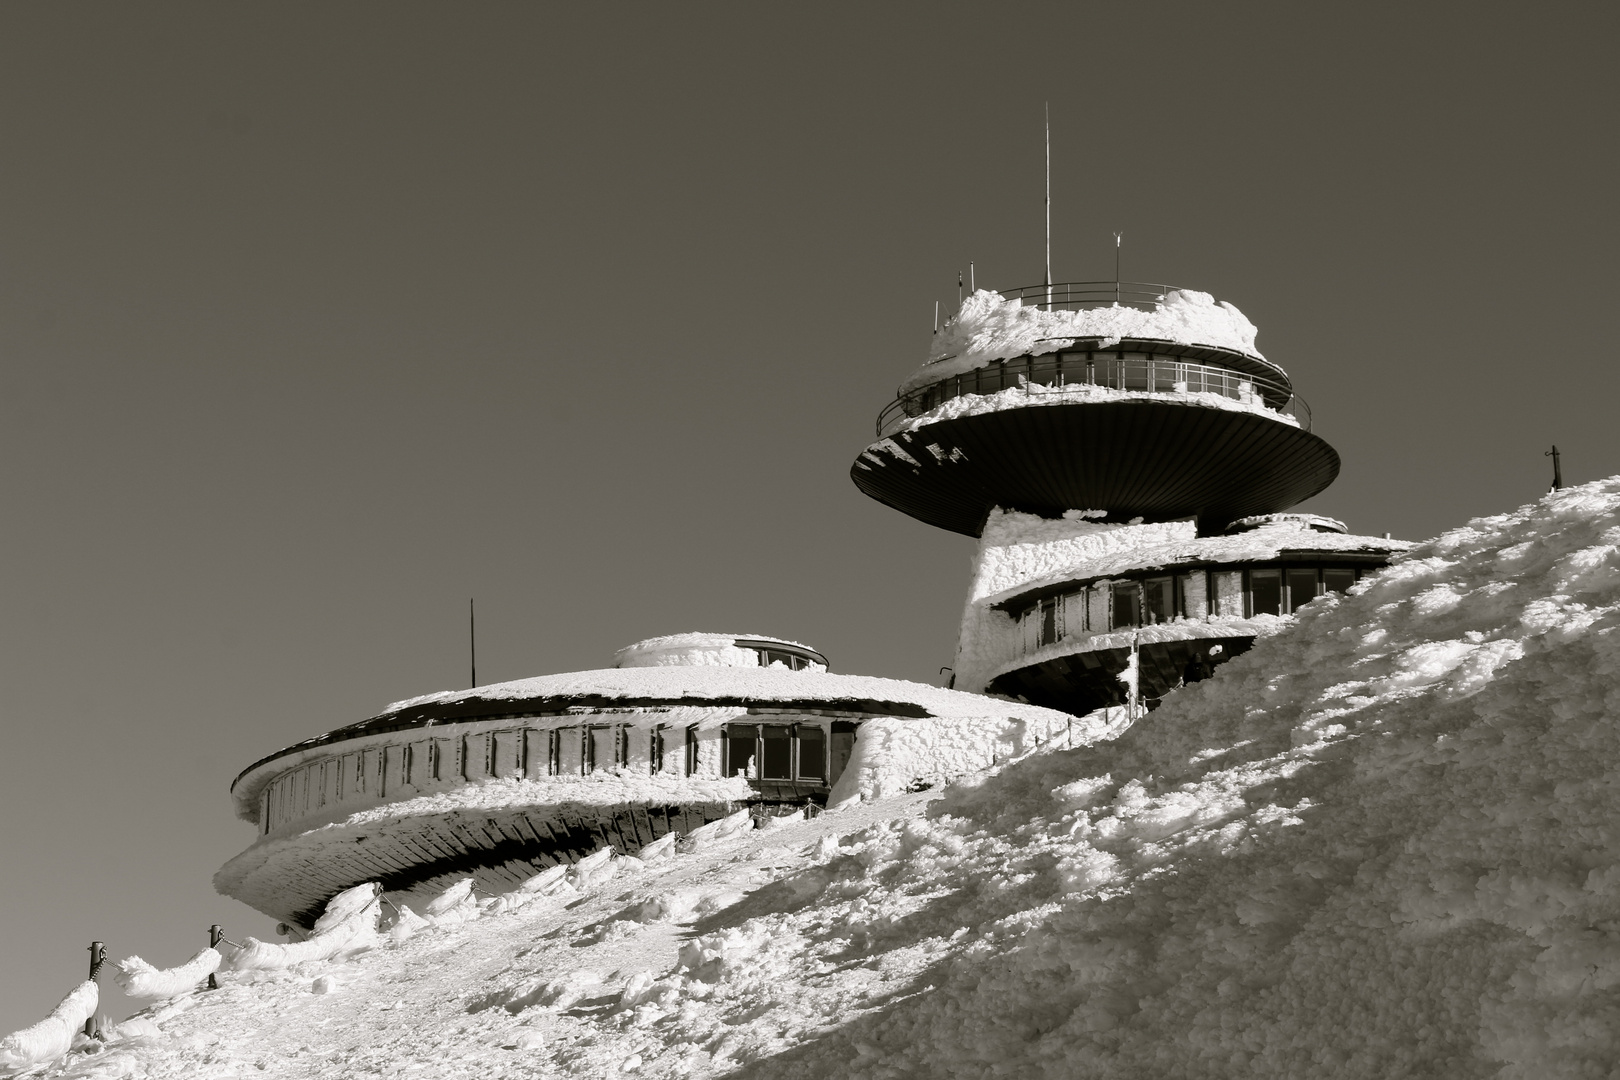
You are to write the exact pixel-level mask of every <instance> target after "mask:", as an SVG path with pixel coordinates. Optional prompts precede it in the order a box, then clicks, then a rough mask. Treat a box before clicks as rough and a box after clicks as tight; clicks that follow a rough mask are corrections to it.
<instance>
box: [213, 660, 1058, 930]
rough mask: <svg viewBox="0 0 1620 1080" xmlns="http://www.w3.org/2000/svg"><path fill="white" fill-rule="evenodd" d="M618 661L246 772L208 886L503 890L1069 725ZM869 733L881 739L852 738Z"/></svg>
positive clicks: (778, 668)
mask: <svg viewBox="0 0 1620 1080" xmlns="http://www.w3.org/2000/svg"><path fill="white" fill-rule="evenodd" d="M615 663H616V666H614V667H611V668H607V669H603V670H597V671H582V672H572V673H568V674H562V675H545V676H540V677H537V678H532V679H522V680H518V681H516V682H507V683H497V684H494V685H491V686H480V687H476V688H474V689H471V690H462V691H452V692H445V693H439V694H431V695H428V696H426V697H420V698H413V699H410V700H408V701H401V702H397V703H395V704H393V705H390V706H389V707H388V708H387V709H385V710H383V712H381V713H379V714H378V715H376V716H374V717H372V718H370V719H368V720H365V721H362V722H360V723H357V724H352V725H350V726H348V727H342V728H338V729H337V730H335V731H330V732H328V733H326V734H324V735H320V736H317V737H315V738H312V739H309V740H307V741H305V742H301V743H298V744H296V745H294V746H289V747H287V748H286V749H284V750H281V751H278V752H276V753H274V754H271V755H270V756H268V757H266V758H264V759H262V760H260V761H257V762H254V763H253V764H252V765H250V766H249V767H248V768H247V769H245V770H244V771H243V772H242V774H241V775H240V776H238V777H237V778H236V781H235V783H234V784H233V785H232V786H231V795H232V798H233V800H234V801H235V804H236V812H237V815H238V816H239V817H241V818H243V819H244V820H247V821H250V822H252V823H253V824H254V825H255V826H257V828H258V831H259V836H258V838H257V840H256V841H255V842H254V843H253V844H252V846H250V847H249V848H248V849H247V850H246V851H244V852H242V853H241V854H240V855H238V856H236V857H235V858H233V859H232V860H230V862H228V863H226V864H225V865H224V866H223V867H222V868H221V869H220V870H219V872H218V873H217V874H216V875H215V878H214V883H215V886H216V887H217V888H218V889H219V891H221V892H223V893H225V894H226V895H229V896H233V897H235V898H237V899H239V900H242V901H243V902H245V903H247V904H249V905H251V906H252V907H255V908H257V909H258V910H260V911H263V912H265V913H266V914H269V915H271V916H273V917H275V918H277V919H280V920H284V921H286V922H288V923H291V924H294V925H301V926H308V925H310V924H311V923H312V922H313V920H314V918H315V917H316V916H317V915H319V913H320V911H321V908H322V906H323V905H324V904H325V902H326V901H327V900H328V899H330V898H331V897H332V896H333V895H335V894H336V893H338V892H340V891H341V890H343V889H346V888H348V887H350V886H352V885H357V884H360V883H362V882H367V881H375V882H379V883H380V884H381V885H382V887H383V889H384V890H385V891H386V892H387V893H388V894H389V895H390V897H391V898H392V899H393V900H394V901H395V902H399V903H403V902H407V901H409V902H412V903H418V902H421V901H424V900H426V899H428V898H430V897H431V896H432V895H434V894H435V893H437V892H438V891H440V890H441V889H443V888H444V887H445V886H446V885H448V884H449V883H451V882H453V881H455V880H457V879H459V878H462V877H468V876H470V877H472V878H473V879H474V880H475V882H476V883H478V885H479V886H480V887H481V888H483V889H485V890H486V891H489V892H496V891H504V890H506V889H510V888H512V887H513V886H514V885H516V884H518V883H519V882H521V881H523V880H524V879H525V878H527V877H529V876H531V875H533V874H535V873H538V872H539V871H540V870H543V869H544V868H546V867H548V866H553V865H556V864H558V863H564V862H574V861H577V860H578V859H580V858H582V857H583V856H585V855H588V854H590V853H591V852H593V851H597V850H599V849H601V848H603V847H613V848H615V849H617V850H618V851H620V852H621V853H623V854H627V855H628V854H634V853H635V852H636V851H638V850H640V849H641V848H642V847H643V846H645V845H646V844H649V843H651V842H653V841H654V840H657V839H659V838H661V837H663V836H665V835H667V834H668V833H670V832H677V833H681V834H686V833H689V832H691V831H693V830H694V829H697V828H699V827H701V826H702V825H704V824H705V823H707V822H710V821H714V820H716V819H717V818H720V817H723V816H726V815H730V814H732V813H734V812H736V811H737V810H739V809H740V808H742V807H745V806H751V807H754V808H756V811H757V812H758V813H761V814H769V813H771V812H772V811H773V810H774V809H776V808H782V807H797V806H803V805H816V806H825V805H826V804H827V803H828V801H829V800H833V801H837V800H838V799H839V798H841V797H850V796H852V795H854V794H855V793H856V792H858V791H866V792H869V793H874V794H876V793H883V792H892V791H898V790H903V789H904V788H906V787H910V786H916V785H918V784H924V785H926V784H930V783H936V782H939V781H942V780H945V779H949V778H950V777H952V776H956V775H961V774H962V773H964V772H967V771H971V770H973V769H978V768H983V767H985V766H988V765H990V764H992V763H993V761H994V760H995V758H996V756H997V754H1002V755H1005V754H1008V753H1016V752H1019V751H1020V750H1022V749H1027V748H1029V747H1030V746H1032V745H1033V742H1032V740H1034V741H1039V740H1042V739H1046V738H1053V737H1057V736H1058V734H1059V733H1064V734H1067V733H1068V732H1069V730H1070V729H1071V727H1072V725H1071V719H1072V718H1071V717H1068V716H1066V715H1064V714H1062V713H1059V712H1054V711H1052V710H1048V709H1043V708H1038V707H1034V706H1030V705H1024V704H1019V703H1016V702H1011V701H1003V700H997V699H993V698H989V697H984V696H980V695H976V694H966V693H960V692H956V691H952V690H948V689H942V688H940V687H935V686H926V685H923V684H920V683H912V682H904V681H901V680H897V679H879V678H870V677H865V676H856V675H837V674H832V673H830V672H828V670H827V667H826V660H825V658H824V657H823V656H822V655H821V654H820V653H819V652H817V651H815V650H814V649H810V648H808V647H806V646H803V645H799V644H796V643H794V642H789V641H783V640H780V639H777V638H767V637H749V636H738V635H731V634H681V635H676V636H673V637H664V638H654V639H651V640H648V641H644V642H640V643H639V644H636V645H632V646H630V647H629V648H627V649H624V650H621V651H620V652H619V654H618V656H617V657H616V658H615ZM869 725H875V728H876V729H878V730H881V731H883V732H884V733H885V734H884V736H883V737H881V738H878V739H873V738H871V737H870V736H868V737H867V738H866V739H865V740H864V744H863V745H862V746H858V745H857V743H858V741H859V740H860V739H861V732H862V731H863V730H865V729H867V728H868V726H869Z"/></svg>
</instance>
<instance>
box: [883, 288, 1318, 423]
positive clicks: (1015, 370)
mask: <svg viewBox="0 0 1620 1080" xmlns="http://www.w3.org/2000/svg"><path fill="white" fill-rule="evenodd" d="M1109 284H1110V285H1112V284H1113V283H1112V282H1110V283H1109ZM1042 287H1043V288H1044V286H1042ZM1055 287H1056V286H1054V288H1055ZM1054 303H1056V301H1054ZM1082 385H1084V386H1099V387H1107V388H1108V389H1110V390H1128V391H1135V392H1138V393H1148V394H1155V393H1158V394H1219V395H1220V396H1222V397H1225V398H1230V399H1232V400H1233V401H1239V402H1242V403H1244V404H1248V405H1257V406H1259V407H1261V408H1264V409H1268V410H1270V411H1271V412H1274V413H1280V414H1281V415H1283V416H1290V417H1293V419H1294V420H1296V421H1297V422H1298V423H1299V426H1300V427H1302V428H1304V429H1305V430H1306V431H1309V430H1310V429H1311V409H1310V406H1309V405H1307V404H1306V403H1305V400H1304V399H1303V398H1301V397H1300V396H1299V395H1297V394H1295V393H1294V392H1293V389H1292V387H1290V386H1289V385H1288V384H1287V383H1284V382H1280V381H1278V380H1275V379H1267V378H1265V377H1263V376H1259V375H1250V374H1247V373H1245V372H1241V371H1232V370H1231V369H1229V368H1223V367H1216V366H1214V365H1212V364H1194V363H1189V362H1186V361H1183V360H1177V359H1175V358H1173V357H1167V356H1152V355H1147V354H1132V353H1126V354H1125V355H1124V356H1123V357H1121V356H1118V355H1117V354H1113V353H1098V352H1060V353H1052V354H1048V355H1046V356H1021V357H1018V358H1017V359H1014V360H998V361H996V362H995V363H993V364H988V365H986V366H984V367H981V368H975V369H974V370H972V371H964V372H963V373H962V374H960V375H952V376H948V377H947V378H944V379H941V380H940V381H939V382H936V383H930V384H929V385H927V386H923V387H919V388H918V389H916V390H913V391H911V392H910V393H907V394H901V395H900V396H899V397H897V398H895V399H894V401H892V402H890V403H889V405H888V407H887V408H885V409H884V410H883V411H882V412H880V413H879V414H878V419H877V433H878V437H879V438H883V437H885V436H888V435H891V434H893V433H894V432H895V431H896V430H897V429H898V428H899V427H900V426H901V425H903V424H904V423H905V422H906V421H907V420H910V419H912V418H913V417H918V416H922V415H923V414H924V413H927V412H929V411H930V410H933V409H937V408H938V407H939V406H941V405H943V404H944V403H945V402H947V401H950V400H951V399H953V398H959V397H963V396H966V395H969V394H979V395H987V394H996V393H1000V392H1001V391H1003V390H1013V389H1017V388H1020V387H1021V388H1023V389H1024V390H1025V391H1026V393H1029V395H1030V397H1031V398H1032V399H1033V398H1035V397H1036V395H1037V394H1040V395H1041V396H1043V397H1044V396H1047V394H1048V393H1050V392H1042V391H1033V390H1030V389H1029V388H1030V387H1032V386H1049V387H1054V388H1062V387H1067V386H1074V387H1079V386H1082ZM1059 392H1061V391H1060V390H1059ZM1076 396H1079V395H1078V393H1077V395H1076Z"/></svg>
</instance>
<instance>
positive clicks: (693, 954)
mask: <svg viewBox="0 0 1620 1080" xmlns="http://www.w3.org/2000/svg"><path fill="white" fill-rule="evenodd" d="M1617 673H1620V478H1616V479H1611V480H1608V481H1603V482H1600V483H1596V484H1589V485H1585V486H1583V487H1579V488H1573V489H1568V490H1565V491H1562V492H1556V493H1553V494H1551V495H1549V496H1547V497H1546V498H1544V499H1542V500H1541V501H1540V502H1539V503H1537V504H1535V505H1533V506H1530V507H1526V508H1523V509H1521V510H1519V511H1517V512H1515V513H1513V514H1509V515H1503V516H1500V517H1495V518H1487V519H1481V520H1478V521H1475V522H1472V523H1470V524H1469V525H1468V526H1466V527H1464V528H1461V529H1458V530H1455V531H1453V532H1451V533H1448V534H1446V535H1444V536H1441V537H1439V538H1437V539H1436V540H1433V541H1430V542H1429V543H1427V544H1423V545H1420V546H1419V547H1417V548H1416V549H1414V550H1413V551H1412V552H1410V553H1409V554H1407V555H1406V556H1404V557H1403V558H1401V559H1400V560H1399V561H1398V562H1396V564H1395V565H1393V566H1392V567H1391V568H1390V569H1389V570H1387V571H1385V572H1384V573H1382V574H1381V575H1379V576H1378V577H1377V578H1375V579H1371V580H1369V581H1367V582H1363V583H1362V584H1361V585H1358V586H1357V589H1356V591H1355V593H1354V594H1353V595H1351V596H1350V597H1349V598H1347V599H1344V600H1324V601H1321V602H1319V603H1316V604H1312V605H1311V606H1310V607H1309V608H1307V609H1305V610H1304V611H1303V612H1302V613H1301V614H1300V615H1299V616H1298V619H1297V621H1296V623H1295V624H1294V625H1293V626H1292V627H1291V628H1289V629H1286V630H1284V631H1283V632H1281V633H1279V634H1277V635H1275V636H1274V637H1271V638H1268V639H1266V640H1264V641H1261V642H1259V643H1257V644H1256V646H1255V647H1254V649H1253V650H1251V651H1250V652H1249V653H1247V654H1245V655H1244V656H1242V657H1239V658H1237V659H1235V660H1233V661H1231V662H1229V663H1227V664H1226V665H1224V666H1222V667H1221V668H1220V669H1218V672H1217V674H1216V676H1215V677H1214V678H1212V679H1209V680H1206V681H1205V682H1202V683H1200V684H1197V685H1196V686H1194V687H1190V688H1188V689H1186V690H1183V691H1180V692H1178V693H1177V694H1176V695H1174V696H1173V697H1171V698H1170V699H1167V701H1166V703H1165V705H1164V707H1163V708H1161V709H1160V710H1158V711H1157V712H1155V713H1152V714H1150V715H1149V716H1148V717H1147V718H1145V719H1143V720H1141V721H1139V722H1138V723H1136V725H1135V726H1133V727H1131V728H1129V729H1128V730H1126V731H1124V732H1123V733H1122V734H1120V735H1118V736H1117V737H1116V738H1114V739H1113V740H1112V741H1111V742H1105V743H1098V744H1095V745H1092V746H1090V747H1085V748H1081V749H1074V750H1060V751H1057V752H1046V753H1035V754H1032V755H1030V756H1028V757H1026V758H1024V759H1022V760H1020V761H1018V762H1015V763H1013V764H1010V765H1006V766H1003V767H1001V768H1000V769H999V770H991V771H989V772H987V773H985V774H981V777H980V778H979V779H978V780H976V781H974V782H971V783H966V784H960V785H957V786H956V787H953V788H951V789H949V790H947V791H946V792H945V793H944V794H943V796H941V797H938V798H936V797H935V796H936V795H938V794H939V793H938V792H934V791H930V792H923V793H918V794H911V795H903V796H899V797H897V798H894V799H885V800H877V801H873V802H865V803H859V804H855V805H853V806H852V807H851V808H850V809H848V810H845V811H839V812H834V813H829V814H825V815H823V816H821V817H820V818H818V819H816V820H814V821H808V822H790V823H787V824H784V825H780V826H778V827H776V828H772V829H769V830H761V831H752V832H747V833H743V834H738V835H736V836H733V837H731V838H729V839H726V840H721V841H718V842H716V843H715V844H713V845H712V846H711V845H702V846H700V847H699V850H697V851H696V852H694V853H692V854H687V855H681V854H670V855H669V857H667V858H665V859H662V860H659V861H657V862H655V863H651V864H641V863H640V862H639V860H630V859H625V860H614V862H612V863H609V864H607V865H608V866H609V867H612V866H615V865H622V869H620V870H619V871H618V872H617V873H616V874H615V875H614V876H612V877H610V878H608V879H607V880H606V881H604V882H598V881H596V879H595V878H594V875H593V880H592V882H591V883H588V884H586V886H585V891H583V892H581V893H578V894H568V893H564V894H563V895H562V896H556V895H553V896H547V897H543V898H539V899H535V900H533V901H531V902H530V903H528V904H526V905H525V906H523V907H522V908H521V909H520V910H518V911H516V912H512V913H509V914H500V915H493V914H492V915H486V916H485V917H484V918H481V919H479V920H476V921H474V922H470V923H463V924H458V925H455V926H449V927H428V928H424V929H420V930H419V931H418V932H417V933H416V934H415V935H414V936H413V937H411V938H410V939H409V940H407V941H405V942H403V943H401V944H397V945H394V944H385V945H382V946H380V947H379V948H377V949H375V950H373V951H372V952H369V953H365V954H361V955H358V956H355V957H352V958H350V959H348V960H346V961H335V962H327V963H323V964H319V965H309V966H306V967H304V968H302V969H298V968H295V969H292V970H290V971H285V972H263V973H231V974H227V975H226V976H224V977H223V980H222V981H223V982H224V983H225V985H226V988H225V989H223V990H221V991H218V992H214V993H200V994H195V995H192V996H189V997H186V998H183V999H180V1001H179V1002H178V1003H173V1004H170V1005H167V1006H163V1007H160V1008H158V1009H156V1010H153V1011H152V1012H151V1013H150V1014H149V1015H148V1016H147V1017H143V1018H141V1022H140V1023H139V1024H136V1025H135V1026H134V1027H133V1028H132V1029H131V1030H132V1031H133V1032H135V1034H132V1035H131V1036H129V1037H128V1038H126V1039H124V1040H123V1041H119V1042H114V1043H112V1044H109V1045H108V1046H107V1047H105V1048H103V1049H101V1050H100V1051H99V1052H98V1053H95V1054H85V1053H82V1052H79V1053H75V1054H74V1055H72V1056H70V1057H69V1059H68V1060H67V1062H65V1063H64V1064H62V1065H60V1066H57V1067H55V1068H52V1069H50V1070H47V1071H46V1072H44V1073H42V1074H41V1075H45V1076H92V1075H94V1076H107V1077H121V1076H132V1077H141V1076H152V1077H181V1076H184V1077H192V1076H209V1075H212V1076H230V1075H252V1076H263V1077H280V1076H286V1077H293V1076H297V1077H354V1076H366V1075H382V1076H433V1077H472V1076H588V1077H619V1076H625V1075H635V1076H670V1077H673V1076H714V1075H738V1076H747V1077H762V1078H763V1077H772V1078H793V1077H871V1078H877V1077H902V1076H929V1077H965V1076H971V1077H989V1076H1014V1077H1120V1078H1125V1077H1131V1078H1137V1077H1144V1076H1153V1077H1234V1078H1236V1077H1244V1078H1249V1077H1380V1078H1382V1077H1399V1076H1412V1077H1502V1078H1529V1077H1555V1078H1556V1077H1572V1078H1573V1077H1589V1076H1593V1077H1595V1076H1608V1075H1612V1070H1613V1068H1614V1063H1615V1062H1616V1061H1620V799H1617V798H1616V794H1617V792H1620V725H1617V724H1616V723H1615V721H1616V716H1615V713H1616V709H1617V707H1620V681H1617V678H1616V675H1617ZM930 800H932V801H930ZM148 1020H149V1021H150V1023H147V1021H148Z"/></svg>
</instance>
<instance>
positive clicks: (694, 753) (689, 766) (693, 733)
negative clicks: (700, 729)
mask: <svg viewBox="0 0 1620 1080" xmlns="http://www.w3.org/2000/svg"><path fill="white" fill-rule="evenodd" d="M697 771H698V733H697V725H696V724H693V725H691V726H690V727H688V728H687V729H686V775H687V776H694V775H696V773H697Z"/></svg>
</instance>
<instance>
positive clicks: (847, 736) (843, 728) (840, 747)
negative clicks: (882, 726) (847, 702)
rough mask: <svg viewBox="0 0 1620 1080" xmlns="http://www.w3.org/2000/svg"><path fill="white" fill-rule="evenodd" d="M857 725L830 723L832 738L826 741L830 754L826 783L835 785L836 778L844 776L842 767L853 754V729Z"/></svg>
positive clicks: (847, 721) (847, 722)
mask: <svg viewBox="0 0 1620 1080" xmlns="http://www.w3.org/2000/svg"><path fill="white" fill-rule="evenodd" d="M857 726H858V725H856V724H855V723H853V722H851V721H849V720H834V721H833V722H832V738H831V739H830V740H829V741H828V746H829V749H830V750H831V754H830V756H829V761H828V765H829V768H828V771H827V783H829V784H836V783H838V778H839V777H840V776H842V775H844V766H846V765H848V764H849V759H850V757H852V756H853V755H854V753H855V728H856V727H857Z"/></svg>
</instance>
